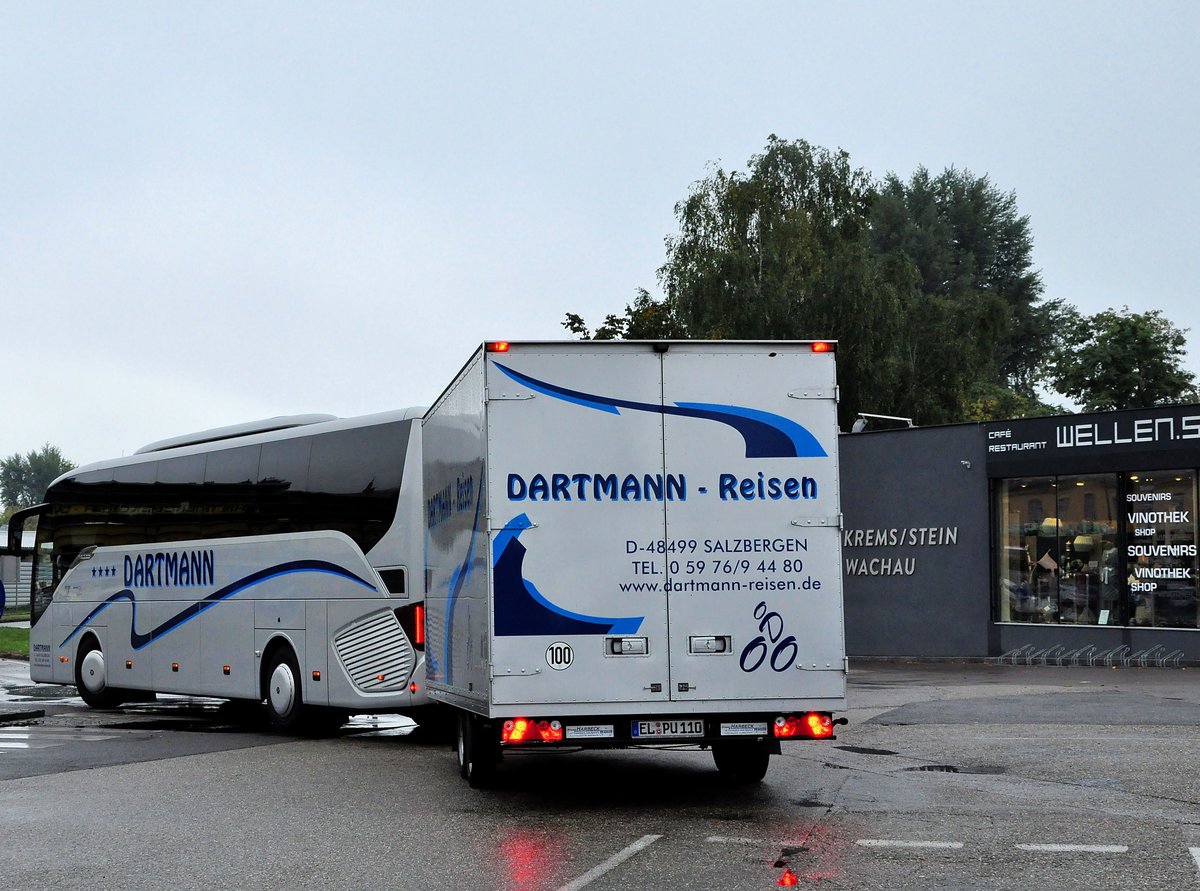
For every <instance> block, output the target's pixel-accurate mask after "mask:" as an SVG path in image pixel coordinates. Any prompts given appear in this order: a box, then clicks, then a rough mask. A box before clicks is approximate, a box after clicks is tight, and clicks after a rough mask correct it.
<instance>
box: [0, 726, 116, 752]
mask: <svg viewBox="0 0 1200 891" xmlns="http://www.w3.org/2000/svg"><path fill="white" fill-rule="evenodd" d="M105 739H116V734H113V733H89V732H87V731H79V730H76V729H75V728H65V727H64V728H57V727H55V728H51V727H40V728H38V729H37V730H36V731H27V730H4V731H0V754H2V753H3V752H5V751H13V750H20V751H27V750H29V749H48V748H52V747H54V746H61V745H64V744H66V743H69V742H100V741H101V740H105Z"/></svg>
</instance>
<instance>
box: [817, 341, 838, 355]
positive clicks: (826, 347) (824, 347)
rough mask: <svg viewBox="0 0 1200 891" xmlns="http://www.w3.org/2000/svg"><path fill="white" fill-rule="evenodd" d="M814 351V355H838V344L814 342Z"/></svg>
mask: <svg viewBox="0 0 1200 891" xmlns="http://www.w3.org/2000/svg"><path fill="white" fill-rule="evenodd" d="M812 351H813V352H814V353H836V352H837V344H836V343H835V342H834V341H831V340H814V341H813V344H812Z"/></svg>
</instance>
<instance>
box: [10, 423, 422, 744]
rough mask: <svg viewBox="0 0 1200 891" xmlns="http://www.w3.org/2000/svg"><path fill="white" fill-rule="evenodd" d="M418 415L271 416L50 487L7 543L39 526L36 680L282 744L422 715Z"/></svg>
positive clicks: (99, 700)
mask: <svg viewBox="0 0 1200 891" xmlns="http://www.w3.org/2000/svg"><path fill="white" fill-rule="evenodd" d="M421 414H422V411H421V410H419V409H408V410H404V411H396V412H388V413H384V414H378V415H370V416H366V417H362V418H353V419H336V418H333V417H331V416H319V415H307V416H298V417H293V418H277V419H272V420H271V421H266V422H259V423H255V424H248V425H240V426H236V427H228V428H222V429H219V430H211V431H206V432H204V433H198V434H195V435H192V436H183V437H176V438H174V439H169V440H163V441H162V442H158V443H153V444H151V445H148V446H146V447H144V448H142V449H140V450H138V451H137V452H136V453H135V454H134V455H132V456H130V457H127V458H121V459H118V460H111V461H104V462H100V463H98V464H92V465H89V466H86V467H82V468H79V469H77V470H73V471H70V472H69V473H67V474H64V475H63V476H61V477H59V478H58V479H57V480H55V481H54V482H53V483H52V484H51V485H50V487H49V489H48V490H47V492H46V497H45V503H43V504H41V505H38V506H37V507H34V508H30V509H28V510H25V511H21V512H18V513H17V514H15V515H14V517H13V519H12V521H11V523H10V530H9V541H8V547H7V550H9V551H10V552H11V551H13V550H17V549H19V547H20V535H21V530H22V528H23V526H24V525H25V524H26V523H28V522H29V521H30V520H32V519H34V518H36V521H37V530H36V537H35V545H34V571H33V582H32V593H31V606H32V627H31V629H30V637H29V642H30V676H31V678H32V679H33V680H34V681H37V682H47V683H55V684H73V685H75V686H76V687H77V688H78V690H79V694H80V696H81V697H82V698H83V700H84V701H85V702H86V703H87V704H88V705H90V706H92V707H95V708H113V707H115V706H117V705H119V704H120V703H122V702H126V701H131V700H137V699H144V698H147V697H151V696H152V695H153V694H155V693H179V694H189V695H199V696H211V697H219V698H223V699H229V700H244V701H247V702H265V703H266V706H267V714H268V715H269V717H270V720H271V723H272V724H273V725H274V726H276V727H277V728H279V729H281V730H284V731H298V730H305V729H317V728H320V727H328V726H330V725H332V724H336V723H340V721H341V720H343V719H344V718H345V717H346V715H348V714H350V713H362V712H384V711H389V712H390V711H400V712H409V713H414V712H415V713H419V712H420V710H421V709H420V707H422V706H426V705H427V704H428V702H429V700H428V699H427V698H426V696H425V692H424V689H423V687H424V652H423V650H424V608H423V601H424V578H423V576H424V570H423V568H422V567H421V566H420V565H419V560H420V555H421V553H422V551H421V542H422V538H421V531H420V530H421V529H422V524H421V507H420V505H421V451H420V450H421V440H420V417H421ZM414 555H415V557H414Z"/></svg>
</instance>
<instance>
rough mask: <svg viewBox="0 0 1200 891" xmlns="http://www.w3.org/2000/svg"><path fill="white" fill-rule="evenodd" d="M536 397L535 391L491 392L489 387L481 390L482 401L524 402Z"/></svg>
mask: <svg viewBox="0 0 1200 891" xmlns="http://www.w3.org/2000/svg"><path fill="white" fill-rule="evenodd" d="M536 398H537V394H536V393H493V392H492V391H491V389H490V388H489V389H486V390H484V391H483V401H484V402H502V401H503V402H524V401H526V400H529V399H536Z"/></svg>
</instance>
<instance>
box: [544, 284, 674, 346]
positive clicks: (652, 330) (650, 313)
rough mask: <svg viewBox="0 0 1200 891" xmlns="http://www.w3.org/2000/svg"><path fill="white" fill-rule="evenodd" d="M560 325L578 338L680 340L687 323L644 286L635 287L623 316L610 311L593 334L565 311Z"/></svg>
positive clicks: (573, 314)
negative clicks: (634, 295)
mask: <svg viewBox="0 0 1200 891" xmlns="http://www.w3.org/2000/svg"><path fill="white" fill-rule="evenodd" d="M562 325H563V327H564V328H566V329H567V330H568V331H570V332H571V333H572V334H574V335H575V336H576V337H578V338H580V339H581V340H682V339H684V338H686V337H687V336H688V332H687V326H685V325H684V324H683V322H682V321H680V319H679V318H678V316H677V315H676V314H675V311H674V309H673V308H672V307H671V306H670V304H668V303H667V302H666V301H665V300H655V299H654V298H653V297H651V296H650V292H649V291H647V290H646V289H645V288H638V289H637V297H635V298H634V301H633V303H632V304H628V303H627V304H626V305H625V314H624V315H622V316H618V315H614V314H612V313H609V314H608V316H607V317H605V319H604V322H603V323H602V324H601V325H600V326H599V327H598V328H597V329H596V333H595V334H592V333H591V332H590V331H588V328H587V325H586V324H585V323H584V321H583V318H582V317H581V316H579V315H577V314H575V313H573V312H569V313H567V316H566V318H565V319H564V320H563V323H562Z"/></svg>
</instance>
